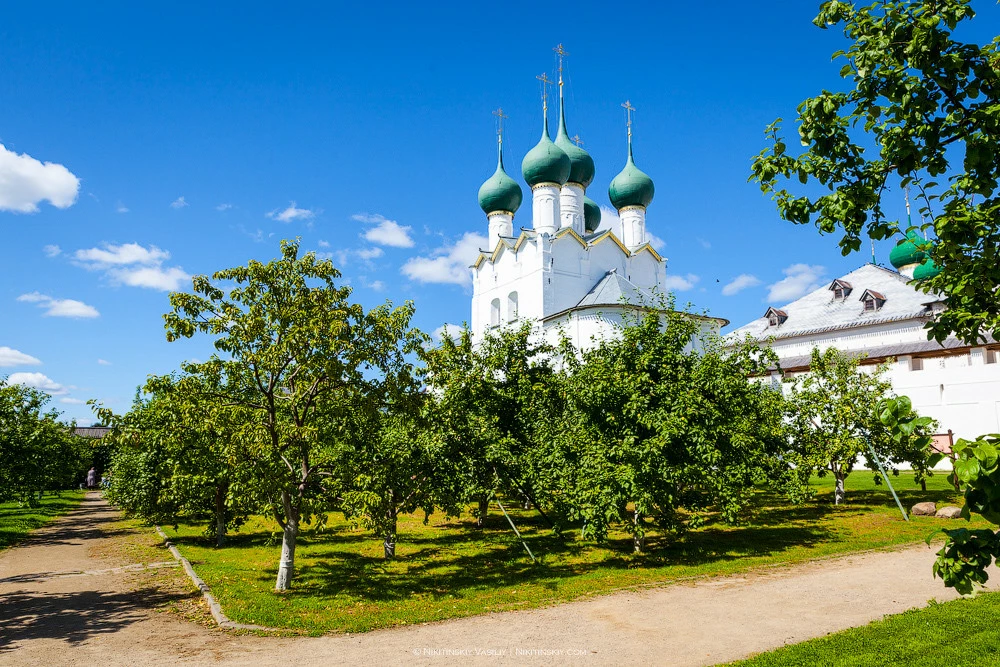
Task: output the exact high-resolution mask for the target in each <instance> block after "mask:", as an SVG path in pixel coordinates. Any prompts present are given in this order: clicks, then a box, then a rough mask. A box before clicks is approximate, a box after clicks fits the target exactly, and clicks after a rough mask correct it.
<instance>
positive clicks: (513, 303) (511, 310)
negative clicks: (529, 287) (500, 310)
mask: <svg viewBox="0 0 1000 667" xmlns="http://www.w3.org/2000/svg"><path fill="white" fill-rule="evenodd" d="M515 320H517V292H511V293H510V294H508V295H507V321H508V322H513V321H515Z"/></svg>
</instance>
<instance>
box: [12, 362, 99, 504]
mask: <svg viewBox="0 0 1000 667" xmlns="http://www.w3.org/2000/svg"><path fill="white" fill-rule="evenodd" d="M50 400H51V397H50V396H49V395H48V394H46V393H45V392H43V391H40V390H38V389H34V388H31V387H25V386H23V385H19V384H8V383H7V381H6V378H0V480H2V483H0V500H17V501H20V502H22V503H27V504H35V503H36V502H37V498H38V495H39V494H40V493H41V492H43V491H49V490H57V489H65V488H69V487H71V486H73V484H74V482H75V481H76V480H77V479H78V478H79V477H80V475H81V473H83V472H85V471H86V470H87V466H88V465H89V461H90V457H89V453H90V452H89V449H88V446H87V443H86V442H85V441H84V440H83V439H82V438H79V437H77V436H75V435H73V425H72V424H69V425H67V424H64V423H62V422H60V421H59V413H58V412H57V411H56V410H53V409H49V408H47V407H46V406H47V405H48V402H49V401H50Z"/></svg>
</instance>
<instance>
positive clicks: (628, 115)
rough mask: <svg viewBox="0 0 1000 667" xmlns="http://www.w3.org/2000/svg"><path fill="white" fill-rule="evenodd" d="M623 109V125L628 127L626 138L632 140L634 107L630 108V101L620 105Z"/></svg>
mask: <svg viewBox="0 0 1000 667" xmlns="http://www.w3.org/2000/svg"><path fill="white" fill-rule="evenodd" d="M622 107H623V108H624V109H625V119H626V120H625V124H626V126H627V127H628V138H629V139H631V138H632V112H633V111H635V107H634V106H632V102H631V101H630V100H625V104H623V105H622Z"/></svg>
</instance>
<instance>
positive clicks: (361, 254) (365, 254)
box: [354, 248, 385, 262]
mask: <svg viewBox="0 0 1000 667" xmlns="http://www.w3.org/2000/svg"><path fill="white" fill-rule="evenodd" d="M354 254H355V255H357V256H358V259H362V260H364V261H366V262H367V261H369V260H372V259H376V258H378V257H381V256H382V255H384V254H385V251H384V250H382V248H362V249H361V250H358V251H355V253H354Z"/></svg>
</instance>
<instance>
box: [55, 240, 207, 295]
mask: <svg viewBox="0 0 1000 667" xmlns="http://www.w3.org/2000/svg"><path fill="white" fill-rule="evenodd" d="M73 257H74V258H75V259H76V261H77V263H78V264H80V265H81V266H83V267H84V268H86V269H88V270H91V271H95V270H100V271H104V273H105V275H106V276H107V277H108V278H110V279H111V280H112V281H114V282H116V283H119V284H123V285H128V286H130V287H146V288H149V289H158V290H163V291H176V290H178V289H180V286H181V284H182V283H184V282H185V281H187V280H188V279H190V277H191V276H189V275H188V274H187V273H186V272H185V271H184V269H182V268H181V267H179V266H163V263H164V262H165V261H166V260H168V259H170V253H169V252H167V251H166V250H161V249H160V248H157V247H156V246H155V245H151V246H149V247H148V248H146V247H143V246H141V245H139V244H138V243H125V244H123V245H113V244H110V243H105V244H103V245H102V247H100V248H87V249H83V250H77V251H76V252H75V253H74V254H73Z"/></svg>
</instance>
